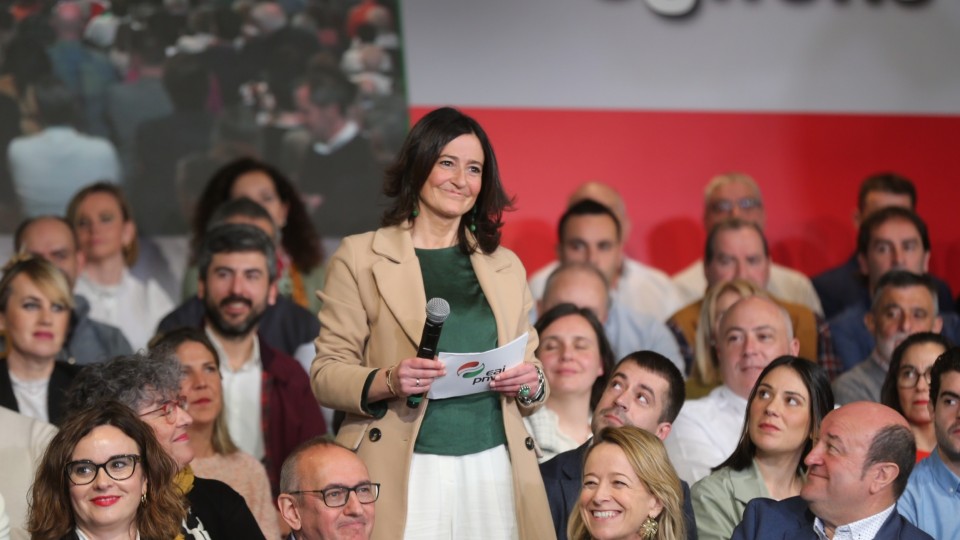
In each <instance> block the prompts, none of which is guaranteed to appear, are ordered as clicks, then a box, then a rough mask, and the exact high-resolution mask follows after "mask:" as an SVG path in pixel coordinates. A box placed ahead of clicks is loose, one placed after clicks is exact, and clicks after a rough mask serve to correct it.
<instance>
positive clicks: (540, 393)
mask: <svg viewBox="0 0 960 540" xmlns="http://www.w3.org/2000/svg"><path fill="white" fill-rule="evenodd" d="M535 369H536V370H537V384H538V385H539V388H537V393H536V394H534V395H533V397H521V396H517V401H519V402H520V404H521V405H525V406H527V407H529V406H530V405H533V404H534V402H537V403H539V402H541V401H543V397H544V395H546V393H547V392H546V388H547V386H546V381H545V380H544V377H543V370H542V369H540V368H535Z"/></svg>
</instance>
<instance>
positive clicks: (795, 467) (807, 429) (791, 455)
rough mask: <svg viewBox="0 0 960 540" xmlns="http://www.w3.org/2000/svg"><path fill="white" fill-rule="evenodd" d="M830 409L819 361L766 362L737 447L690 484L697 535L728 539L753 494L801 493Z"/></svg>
mask: <svg viewBox="0 0 960 540" xmlns="http://www.w3.org/2000/svg"><path fill="white" fill-rule="evenodd" d="M832 409H833V391H832V390H831V389H830V380H829V379H828V377H827V372H826V371H825V370H824V369H823V368H822V367H820V366H819V365H817V364H815V363H813V362H811V361H809V360H806V359H803V358H798V357H796V356H781V357H780V358H777V359H776V360H774V361H773V362H770V364H769V365H767V367H766V368H765V369H764V370H763V372H761V373H760V377H759V378H758V379H757V384H756V385H754V387H753V390H752V391H751V392H750V398H749V399H748V401H747V416H746V419H745V421H744V425H743V432H742V434H741V435H740V443H739V444H738V445H737V448H736V450H734V451H733V454H732V455H731V456H730V457H729V458H727V460H726V461H724V462H723V463H721V464H720V465H718V466H717V467H715V468H714V469H713V473H712V474H711V475H710V476H707V477H706V478H704V479H702V480H700V481H699V482H697V483H696V484H694V485H693V487H692V488H691V489H690V494H691V498H692V502H693V511H694V514H695V515H696V516H697V536H698V537H699V538H701V539H703V540H716V539H729V538H730V536H731V535H732V534H733V530H734V529H735V528H736V526H737V524H738V523H740V520H741V519H742V518H743V511H744V509H745V508H746V506H747V503H748V502H750V501H751V500H753V499H755V498H757V497H766V498H771V499H776V500H783V499H786V498H789V497H793V496H795V495H799V494H800V488H801V486H802V485H803V481H804V477H805V475H806V465H805V464H804V463H803V457H804V456H805V455H806V454H807V453H808V452H809V451H810V448H811V447H812V445H813V442H812V441H813V437H814V435H816V434H817V433H819V431H820V422H821V421H822V420H823V417H824V416H826V415H827V413H828V412H830V411H831V410H832Z"/></svg>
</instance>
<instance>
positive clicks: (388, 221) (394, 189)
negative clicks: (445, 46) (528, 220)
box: [382, 107, 513, 255]
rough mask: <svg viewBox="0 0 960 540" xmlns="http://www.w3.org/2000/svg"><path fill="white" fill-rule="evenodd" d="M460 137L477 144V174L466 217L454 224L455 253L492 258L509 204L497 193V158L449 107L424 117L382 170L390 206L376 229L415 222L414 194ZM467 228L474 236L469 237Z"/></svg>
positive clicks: (481, 134)
mask: <svg viewBox="0 0 960 540" xmlns="http://www.w3.org/2000/svg"><path fill="white" fill-rule="evenodd" d="M461 135H476V137H477V139H479V140H480V146H481V147H482V148H483V172H482V173H481V176H480V193H479V194H478V195H477V200H476V202H475V203H474V206H473V210H472V211H471V214H472V215H471V217H469V218H467V219H461V220H460V225H459V227H458V229H457V240H458V243H459V245H460V250H461V251H462V252H463V253H465V254H467V255H469V254H471V253H473V252H475V251H476V250H477V249H478V248H479V249H480V251H482V252H483V253H492V252H493V251H494V250H496V249H497V247H498V246H499V245H500V228H501V227H502V226H503V212H504V210H509V209H511V208H512V207H513V201H512V200H511V199H510V197H509V196H508V195H507V193H506V192H505V191H504V190H503V185H502V184H501V182H500V169H499V168H498V167H497V156H496V155H495V154H494V153H493V145H491V144H490V139H489V138H487V134H486V132H485V131H483V128H482V127H480V124H479V123H477V121H476V120H474V119H473V118H471V117H469V116H467V115H465V114H463V113H462V112H460V111H458V110H457V109H453V108H451V107H443V108H441V109H436V110H434V111H431V112H429V113H427V115H426V116H424V117H423V118H421V119H420V121H419V122H417V124H416V125H415V126H413V129H412V130H410V133H409V134H408V135H407V139H406V140H405V141H404V142H403V147H401V148H400V152H399V153H398V154H397V159H396V161H394V163H393V165H391V166H390V168H389V169H387V173H386V181H385V183H384V187H383V192H384V193H385V194H386V195H387V196H388V197H390V198H392V199H393V202H392V203H391V205H390V207H389V208H387V210H386V211H385V212H384V214H383V219H382V224H383V226H385V227H387V226H390V225H400V224H402V223H405V222H407V220H410V219H415V218H414V216H413V212H414V210H416V209H417V204H418V202H419V200H420V189H421V188H422V187H423V184H424V182H426V181H427V177H428V176H430V171H431V170H433V166H434V165H435V164H436V162H437V158H439V157H440V152H441V151H442V150H443V147H444V146H446V145H447V144H448V143H449V142H450V141H452V140H454V139H456V138H457V137H459V136H461ZM471 224H473V225H475V229H476V230H474V231H470V225H471Z"/></svg>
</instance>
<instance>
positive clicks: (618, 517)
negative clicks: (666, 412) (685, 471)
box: [567, 426, 687, 540]
mask: <svg viewBox="0 0 960 540" xmlns="http://www.w3.org/2000/svg"><path fill="white" fill-rule="evenodd" d="M682 508H683V488H682V487H681V484H680V477H679V476H677V472H676V471H675V470H674V469H673V465H671V464H670V458H668V457H667V451H666V449H665V448H664V447H663V443H662V442H661V441H660V439H658V438H657V437H656V436H655V435H653V434H651V433H649V432H647V431H644V430H642V429H640V428H638V427H634V426H622V427H607V428H603V429H602V430H601V431H600V433H599V434H598V435H597V437H596V439H595V440H594V444H593V445H592V446H591V447H590V449H589V450H587V455H586V456H585V460H584V464H583V487H582V488H581V490H580V499H579V500H578V501H577V503H576V504H575V505H574V507H573V511H572V512H571V514H570V521H569V523H568V524H567V537H568V538H569V539H570V540H590V539H595V540H617V539H622V540H661V539H662V540H677V539H679V538H686V537H687V533H686V525H685V523H684V518H683V511H682Z"/></svg>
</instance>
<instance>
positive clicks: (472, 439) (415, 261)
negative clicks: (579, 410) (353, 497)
mask: <svg viewBox="0 0 960 540" xmlns="http://www.w3.org/2000/svg"><path fill="white" fill-rule="evenodd" d="M385 192H386V194H387V195H388V196H390V197H392V198H393V204H392V206H391V207H390V208H389V209H388V210H387V212H386V214H385V216H384V219H383V225H384V227H383V228H381V229H378V230H377V231H375V232H372V233H366V234H362V235H357V236H351V237H347V238H345V239H344V241H343V243H342V244H341V246H340V248H339V249H338V250H337V252H336V253H335V254H334V256H333V258H332V260H331V262H330V265H329V268H328V272H327V282H326V285H325V287H324V292H323V294H322V300H323V309H321V311H320V323H321V330H320V336H319V338H318V340H317V350H318V355H317V358H316V360H314V363H313V367H312V369H311V378H312V381H313V388H314V392H315V393H316V394H317V397H318V399H319V400H320V402H321V404H322V405H325V406H327V407H331V408H334V409H338V410H341V411H344V412H346V420H345V421H344V423H343V426H342V427H341V429H340V431H339V433H338V436H337V440H338V441H339V442H340V443H342V444H344V445H345V446H347V447H348V448H353V449H356V451H357V453H358V455H359V456H360V457H361V458H362V459H363V460H364V462H365V463H366V465H367V466H368V467H369V469H370V476H371V479H372V480H373V481H375V482H379V483H380V484H381V494H380V495H381V496H380V499H379V502H378V503H377V521H376V527H375V529H374V538H376V539H387V538H391V539H392V538H398V537H400V536H401V534H402V535H403V536H405V537H406V538H427V537H430V538H433V537H440V538H457V537H462V533H460V532H458V531H461V530H462V529H461V528H460V527H463V528H470V527H472V528H473V529H474V530H473V532H474V533H475V532H476V530H478V529H477V528H478V527H480V529H479V530H483V531H486V532H487V533H489V534H487V536H489V537H491V538H494V537H496V538H511V537H512V538H524V539H538V538H553V537H554V532H553V525H552V521H551V518H550V512H549V509H548V506H547V500H546V494H545V491H544V488H543V483H542V480H541V479H540V475H539V469H538V467H537V455H536V451H537V449H536V445H535V443H534V441H533V439H532V438H531V437H530V436H529V435H528V434H527V432H526V430H525V429H524V426H523V421H522V419H521V417H522V416H525V415H528V414H530V413H532V412H533V411H534V410H536V409H537V408H539V407H540V406H541V405H542V404H543V400H544V399H545V398H546V395H547V388H546V384H545V382H544V379H543V372H542V370H541V366H540V363H539V362H538V361H537V360H536V358H534V354H533V353H534V351H535V350H536V347H537V336H536V332H535V331H534V330H533V328H532V327H531V325H530V322H529V312H530V310H531V309H532V308H533V300H532V299H531V296H530V292H529V290H528V288H527V284H526V272H525V271H524V268H523V265H522V264H521V263H520V260H519V259H518V258H517V257H516V255H514V254H513V253H512V252H510V251H509V250H507V249H504V248H502V247H500V246H499V240H500V234H499V229H500V227H501V225H502V221H501V217H502V212H503V210H504V209H505V208H507V207H508V206H509V205H510V201H509V199H508V198H507V196H506V194H505V193H504V191H503V189H502V187H501V185H500V179H499V173H498V171H497V164H496V157H495V156H494V154H493V149H492V147H491V146H490V143H489V141H488V140H487V137H486V134H485V133H484V131H483V129H482V128H481V127H480V125H479V124H477V123H476V121H474V120H473V119H472V118H470V117H468V116H466V115H464V114H462V113H460V112H459V111H456V110H454V109H449V108H445V109H438V110H436V111H433V112H431V113H429V114H427V115H426V116H425V117H424V118H423V119H422V120H420V122H418V123H417V125H416V126H414V128H413V130H412V131H411V133H410V135H409V136H408V138H407V140H406V142H405V143H404V146H403V148H402V149H401V151H400V154H399V157H398V159H397V162H396V163H395V164H394V165H393V167H392V168H391V169H390V171H388V174H387V182H386V187H385ZM435 297H442V298H445V299H446V300H447V301H448V302H449V303H450V305H451V315H450V317H449V318H448V319H447V320H446V322H445V323H444V327H443V333H442V334H441V338H440V344H439V347H438V350H439V351H449V352H478V351H485V350H489V349H493V348H496V347H498V346H501V345H504V344H507V343H509V342H511V341H513V340H514V339H516V338H517V337H519V336H521V335H522V334H524V333H528V334H529V339H528V341H527V346H526V352H525V355H524V359H523V362H522V363H521V364H520V365H519V366H516V367H514V368H511V369H509V370H507V371H505V372H503V373H501V374H499V375H497V377H496V379H495V380H494V383H493V388H492V391H491V392H484V393H480V394H474V395H472V396H462V397H456V398H450V399H444V400H433V401H431V400H428V399H424V400H423V401H422V403H421V404H420V405H419V406H418V407H415V408H414V407H410V406H408V403H407V398H408V397H409V396H411V395H416V394H425V393H426V392H428V391H429V390H430V387H431V383H432V381H433V380H434V379H435V378H437V377H439V376H442V375H443V374H444V373H445V371H444V369H443V367H442V364H440V363H439V362H437V361H435V360H427V359H418V358H415V356H416V352H417V347H418V344H419V341H420V338H421V333H422V331H423V325H424V319H425V307H426V303H427V299H428V298H435ZM441 467H450V469H449V470H450V471H452V472H450V473H449V474H450V475H452V478H450V477H449V476H448V478H447V479H448V480H452V482H448V483H452V484H453V485H454V486H455V487H454V488H452V489H450V490H448V491H446V490H444V488H443V486H442V484H443V482H441V481H440V480H441V479H440V478H438V476H440V475H441V474H447V473H441V472H440V468H441ZM478 468H482V472H481V473H480V474H472V472H473V471H475V470H476V469H478ZM468 498H469V500H468ZM441 500H442V501H443V504H442V505H441V504H440V501H441ZM441 506H442V507H445V508H461V509H463V508H467V507H468V506H469V510H470V511H466V512H462V513H461V514H460V515H459V516H458V517H457V519H445V518H444V516H443V515H442V512H441V510H442V509H441ZM504 507H512V508H514V509H515V511H516V512H515V514H516V518H515V519H512V518H513V515H511V514H510V513H504V512H503V509H504ZM465 514H469V516H467V515H465ZM470 517H475V519H477V520H478V521H477V522H470V521H469V518H470Z"/></svg>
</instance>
